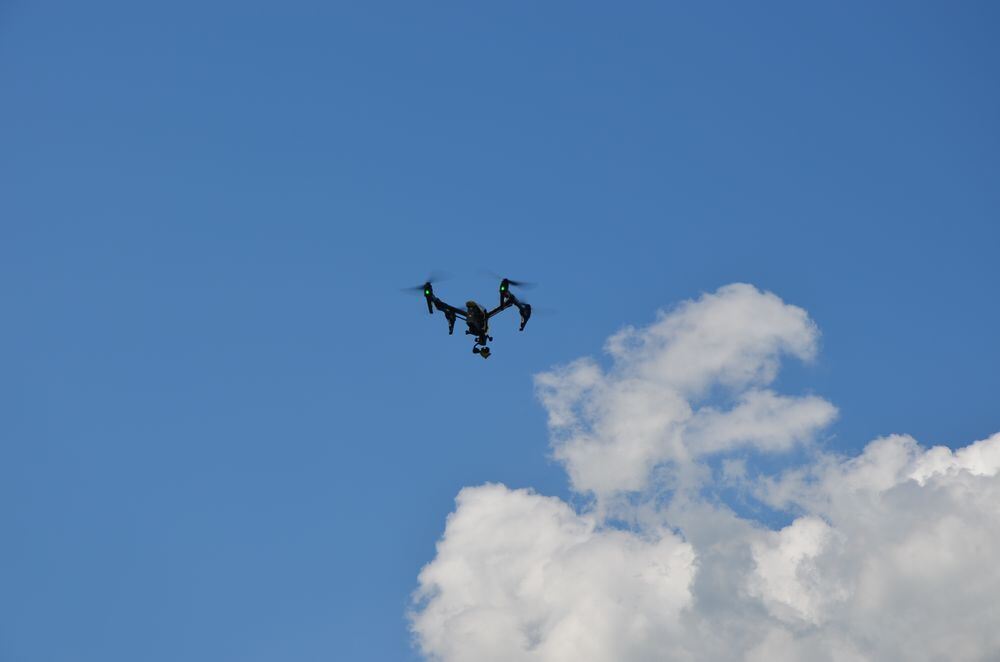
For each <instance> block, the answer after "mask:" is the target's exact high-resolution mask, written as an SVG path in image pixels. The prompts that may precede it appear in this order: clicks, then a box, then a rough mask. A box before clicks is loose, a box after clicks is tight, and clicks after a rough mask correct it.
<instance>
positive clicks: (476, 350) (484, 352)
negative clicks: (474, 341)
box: [472, 345, 490, 359]
mask: <svg viewBox="0 0 1000 662" xmlns="http://www.w3.org/2000/svg"><path fill="white" fill-rule="evenodd" d="M472 353H473V354H479V355H480V356H482V357H483V358H484V359H488V358H490V348H489V347H479V345H476V346H475V347H473V348H472Z"/></svg>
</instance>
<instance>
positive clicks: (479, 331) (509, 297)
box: [422, 278, 531, 359]
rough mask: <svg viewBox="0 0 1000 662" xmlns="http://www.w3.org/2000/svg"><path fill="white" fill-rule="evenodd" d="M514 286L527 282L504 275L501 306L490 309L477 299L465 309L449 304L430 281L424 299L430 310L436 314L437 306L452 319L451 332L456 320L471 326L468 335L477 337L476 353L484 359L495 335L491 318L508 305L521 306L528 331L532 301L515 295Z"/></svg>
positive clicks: (501, 287)
mask: <svg viewBox="0 0 1000 662" xmlns="http://www.w3.org/2000/svg"><path fill="white" fill-rule="evenodd" d="M512 285H513V286H517V285H524V283H519V282H518V281H516V280H510V279H509V278H504V279H503V280H502V281H500V305H499V306H497V307H496V308H494V309H493V310H487V309H486V308H485V307H483V306H481V305H479V304H478V303H476V302H475V301H466V302H465V308H464V309H463V308H458V307H456V306H452V305H451V304H448V303H445V302H444V301H442V300H441V299H439V298H437V296H435V295H434V288H433V287H432V286H431V283H430V281H428V282H426V283H424V284H423V288H422V289H423V293H424V299H425V300H426V301H427V312H428V313H431V314H434V309H437V310H440V311H441V312H442V313H444V317H445V319H446V320H447V321H448V335H451V334H452V333H454V332H455V320H456V319H461V320H463V321H464V322H465V324H466V326H467V327H468V328H467V329H466V330H465V335H467V336H472V337H474V338H475V339H476V341H475V343H474V344H473V346H472V353H473V354H479V355H480V356H482V357H483V358H484V359H488V358H489V357H490V348H489V347H487V346H486V343H488V342H489V341H491V340H493V336H491V335H490V334H489V332H490V319H491V318H492V317H493V316H495V315H499V314H500V313H502V312H503V311H505V310H507V309H508V308H511V307H514V308H517V310H518V312H519V313H520V314H521V328H520V329H519V330H520V331H524V325H525V324H527V323H528V318H530V317H531V304H528V303H525V302H524V301H521V300H519V299H518V298H517V297H516V296H514V293H513V292H511V291H510V288H511V286H512Z"/></svg>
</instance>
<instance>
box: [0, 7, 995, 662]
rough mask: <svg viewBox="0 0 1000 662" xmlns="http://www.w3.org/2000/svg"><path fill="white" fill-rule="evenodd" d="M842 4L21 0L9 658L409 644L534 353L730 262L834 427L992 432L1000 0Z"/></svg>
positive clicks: (557, 488) (2, 360)
mask: <svg viewBox="0 0 1000 662" xmlns="http://www.w3.org/2000/svg"><path fill="white" fill-rule="evenodd" d="M808 4H812V5H815V4H816V3H808ZM840 4H841V5H842V6H836V7H834V6H824V7H822V8H817V7H815V6H813V7H803V6H802V3H796V2H787V3H765V4H759V3H758V4H754V5H753V6H749V5H745V4H737V5H735V6H728V7H727V6H724V5H721V4H708V3H700V4H699V6H698V7H697V8H687V9H685V8H680V7H678V6H672V7H671V6H666V5H665V3H633V4H631V5H630V6H628V7H614V8H612V7H611V6H610V5H609V4H608V3H579V2H572V3H571V2H558V3H541V5H542V6H539V3H514V4H511V3H490V4H489V6H488V7H487V6H486V5H484V4H483V3H478V6H475V7H474V6H470V3H459V2H448V3H412V2H409V3H393V4H390V3H371V2H366V3H361V2H358V3H327V2H314V3H308V2H285V3H263V2H189V1H180V2H171V3H156V4H153V5H150V4H149V3H134V2H124V1H120V2H113V1H102V0H98V1H97V2H92V3H80V2H58V1H53V2H45V1H40V2H28V1H27V0H9V1H7V2H3V3H0V311H2V312H0V397H2V403H3V404H2V406H0V536H2V538H0V660H5V661H6V660H10V661H12V662H14V661H17V662H49V661H56V660H60V661H61V660H78V661H87V662H90V661H93V662H134V661H136V660H143V661H150V662H160V661H163V662H166V661H175V660H187V661H192V662H194V661H202V660H204V661H206V662H209V661H211V662H222V661H227V660H232V661H234V662H235V661H240V662H252V661H264V660H302V661H312V660H316V661H320V660H326V661H328V660H415V659H417V658H416V655H415V653H413V652H412V651H411V649H410V645H409V635H408V634H407V627H406V622H405V618H404V612H405V609H406V607H407V604H408V600H409V594H410V592H411V591H412V590H413V588H414V587H415V585H416V575H417V572H418V571H419V569H420V567H421V565H422V564H424V563H426V562H427V561H429V560H430V559H431V558H432V557H433V555H434V542H435V540H436V539H437V538H438V537H439V535H440V533H441V531H442V529H443V526H444V518H445V516H446V514H447V513H448V512H449V511H450V510H451V509H452V499H453V498H454V496H455V494H456V493H457V491H458V490H459V489H460V488H461V487H463V486H465V485H474V484H478V483H481V482H484V481H502V482H504V483H506V484H507V485H510V486H512V487H523V486H533V487H535V488H536V489H538V490H539V491H542V492H544V493H548V494H555V495H560V496H564V497H565V496H567V486H566V479H565V475H564V473H563V472H562V470H561V469H560V468H559V467H558V466H557V465H555V464H554V463H553V462H551V461H550V460H548V459H547V444H548V439H547V435H546V430H545V424H544V413H543V411H542V409H541V407H540V406H539V405H538V403H537V402H536V400H535V398H534V395H533V392H532V381H531V377H532V375H533V374H534V373H536V372H538V371H541V370H544V369H546V368H549V367H550V366H552V365H554V364H557V363H561V362H565V361H568V360H571V359H574V358H576V357H579V356H583V355H590V354H596V353H598V352H599V351H600V347H601V344H602V343H603V341H604V339H605V338H606V337H607V336H608V335H609V334H611V333H612V332H614V331H615V330H616V329H618V328H620V327H621V326H622V325H624V324H628V323H634V324H642V323H645V322H648V321H649V320H651V319H652V318H653V316H654V314H655V312H656V310H658V309H660V308H663V307H666V306H669V305H671V304H673V303H675V302H677V301H679V300H682V299H685V298H689V297H693V296H697V295H698V294H699V293H700V292H703V291H710V290H714V289H715V288H717V287H718V286H720V285H723V284H726V283H729V282H734V281H745V282H750V283H753V284H755V285H757V286H758V287H760V288H763V289H768V290H772V291H774V292H775V293H777V294H778V295H779V296H781V297H782V298H784V299H785V300H786V301H788V302H790V303H793V304H796V305H799V306H802V307H804V308H805V309H806V310H808V311H809V313H810V314H811V315H812V316H813V318H814V319H815V320H816V322H817V323H818V325H819V326H820V328H821V330H822V332H823V340H822V349H821V354H820V357H819V360H818V361H817V363H816V364H814V365H811V366H798V367H793V368H792V369H791V370H790V371H787V372H786V373H784V375H783V377H782V380H783V385H784V386H786V387H787V388H788V390H791V391H793V392H800V391H813V392H815V393H817V394H820V395H822V396H823V397H825V398H827V399H829V400H830V401H832V402H833V403H834V404H836V405H837V406H838V407H839V408H840V411H841V414H840V418H839V420H838V421H837V423H836V424H835V425H834V426H833V428H832V432H833V434H834V436H833V438H832V439H831V440H830V442H829V443H830V444H831V446H832V447H834V448H838V449H842V450H844V451H845V452H854V451H856V450H857V449H858V448H860V447H861V446H862V445H863V444H864V443H865V442H867V441H868V440H870V439H871V438H873V437H874V436H876V435H879V434H885V433H890V432H908V433H910V434H913V435H914V436H915V437H917V438H918V439H919V440H920V441H921V442H922V443H924V444H938V443H943V444H948V445H964V444H966V443H968V442H969V441H972V440H974V439H980V438H983V437H985V436H987V435H989V434H991V433H993V432H995V431H997V423H998V420H997V414H998V413H1000V370H998V367H1000V346H998V342H997V328H1000V306H998V303H997V302H998V296H997V289H998V286H1000V266H998V259H997V258H998V249H1000V230H998V212H1000V186H998V181H1000V130H998V129H1000V126H998V118H1000V91H998V87H997V81H998V80H1000V40H998V39H997V38H996V37H997V30H996V26H997V25H998V20H1000V10H998V8H997V5H996V3H989V2H963V3H951V2H939V3H915V2H900V3H868V2H854V3H846V4H844V3H840ZM873 4H877V5H878V6H877V7H875V6H872V5H873ZM434 268H437V269H446V270H449V271H451V272H453V273H454V274H456V276H457V277H456V278H455V279H453V280H451V281H449V282H446V283H442V284H441V285H440V286H439V287H438V293H439V294H440V295H441V296H442V297H444V298H446V299H448V300H453V301H456V302H459V303H461V302H464V301H465V299H466V298H470V297H472V298H477V299H480V300H485V301H492V300H493V299H494V298H495V296H496V286H495V284H494V283H493V282H491V281H489V280H484V279H481V278H478V277H476V271H477V270H478V269H481V268H488V269H493V270H496V271H501V272H503V273H505V274H509V275H511V276H514V277H522V278H527V279H533V280H538V281H540V282H541V283H542V287H540V288H538V289H537V290H535V291H533V292H532V295H533V296H532V297H531V299H530V300H531V301H532V302H533V303H534V304H535V305H537V306H538V307H539V308H544V307H548V308H553V309H555V312H554V313H553V314H551V315H547V316H541V315H539V316H538V317H537V318H535V319H533V320H532V322H531V324H530V325H529V328H528V331H526V332H525V333H523V334H518V333H517V332H516V326H517V322H516V316H514V315H511V317H510V318H509V319H500V320H499V321H498V322H497V324H496V330H495V332H494V336H495V338H496V342H495V344H494V345H495V346H494V355H493V357H491V358H490V359H489V361H488V362H484V361H482V360H480V359H478V358H476V357H474V356H472V354H471V353H470V352H469V343H468V342H467V340H466V339H465V338H464V337H459V336H455V337H448V336H447V334H446V331H445V326H444V321H443V319H442V318H441V317H440V316H435V317H433V318H431V317H429V316H428V315H427V313H426V309H425V308H424V307H423V302H422V301H421V300H420V299H419V297H416V298H407V297H406V296H404V295H402V294H400V293H399V292H398V288H399V287H402V286H404V285H409V284H416V283H418V282H420V281H421V280H422V278H423V276H424V275H425V274H426V273H427V272H428V271H429V270H431V269H434Z"/></svg>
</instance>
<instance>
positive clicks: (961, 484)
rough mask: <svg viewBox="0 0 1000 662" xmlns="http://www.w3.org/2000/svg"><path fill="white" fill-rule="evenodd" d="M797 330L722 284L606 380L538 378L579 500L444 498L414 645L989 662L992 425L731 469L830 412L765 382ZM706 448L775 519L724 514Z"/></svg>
mask: <svg viewBox="0 0 1000 662" xmlns="http://www.w3.org/2000/svg"><path fill="white" fill-rule="evenodd" d="M816 339H817V331H816V329H815V327H814V325H813V324H812V322H811V321H810V320H809V318H808V316H807V315H806V314H805V312H804V311H802V310H801V309H799V308H796V307H794V306H789V305H787V304H785V303H783V302H782V301H781V300H780V299H778V298H777V297H775V296H774V295H772V294H768V293H761V292H759V291H757V290H756V289H754V288H752V287H750V286H747V285H732V286H728V287H725V288H722V289H721V290H719V291H718V292H716V293H714V294H710V295H705V296H703V297H701V298H700V299H698V300H695V301H691V302H688V303H686V304H683V305H681V306H679V307H678V308H676V309H675V310H674V311H672V312H670V313H667V314H664V315H661V316H660V317H659V318H658V319H657V321H656V322H655V323H654V324H652V325H651V326H649V327H647V328H644V329H628V330H626V331H624V332H622V333H620V334H617V335H615V336H614V337H613V338H612V339H611V340H610V341H609V342H608V350H609V353H610V354H611V358H612V366H611V367H610V368H609V369H607V370H605V369H603V368H602V367H601V366H600V365H599V364H598V363H597V362H595V361H593V360H591V359H583V360H580V361H577V362H575V363H572V364H570V365H568V366H564V367H562V368H557V369H555V370H552V371H551V372H548V373H545V374H543V375H539V376H538V378H537V385H538V392H539V396H540V398H541V399H542V402H543V404H544V405H545V406H546V408H547V409H548V413H549V425H550V428H551V430H552V433H553V449H554V454H555V457H556V458H558V459H559V460H560V461H561V462H562V463H563V464H564V465H565V467H566V469H567V472H568V473H569V475H570V477H571V482H572V486H573V488H574V489H575V490H577V491H578V492H580V493H581V494H589V495H591V496H593V497H594V499H593V501H592V504H593V505H592V507H590V508H588V509H586V510H584V511H583V512H579V511H577V510H576V509H574V508H573V507H571V506H570V505H568V504H567V503H565V502H563V501H562V500H560V499H556V498H552V497H545V496H541V495H538V494H536V493H534V492H531V491H527V490H510V489H507V488H505V487H503V486H501V485H484V486H481V487H474V488H466V489H464V490H462V492H461V493H460V494H459V496H458V498H457V501H456V509H455V512H454V513H452V515H451V516H450V517H449V518H448V523H447V526H446V528H445V532H444V535H443V537H442V539H441V541H440V542H439V543H438V549H437V555H436V557H435V558H434V560H433V561H431V562H430V563H429V564H428V565H427V566H426V567H425V568H424V569H423V571H422V572H421V574H420V578H419V589H418V592H417V598H416V599H417V602H416V603H415V607H414V611H413V612H412V615H411V618H412V627H413V632H414V634H415V637H416V641H417V643H418V645H419V647H420V649H421V651H422V652H423V653H424V655H425V656H426V657H427V658H428V659H432V660H440V661H442V662H465V661H473V660H474V661H477V662H479V661H489V660H497V661H500V660H503V661H505V662H506V661H512V662H517V661H520V660H526V661H529V660H530V661H537V662H556V661H559V662H561V661H564V660H566V661H568V660H574V661H584V662H587V661H592V660H593V661H604V660H609V661H610V660H613V661H616V662H638V661H647V660H748V661H750V660H768V661H785V660H803V661H804V660H809V661H813V660H838V661H840V660H845V661H846V660H851V661H856V660H872V661H874V660H914V661H925V660H926V661H930V660H946V659H947V660H995V659H1000V628H997V627H996V625H997V624H998V623H1000V607H998V606H997V604H998V603H1000V600H998V598H997V596H1000V564H998V563H997V558H998V557H1000V434H997V435H994V436H992V437H990V438H989V439H986V440H983V441H979V442H976V443H973V444H971V445H969V446H966V447H965V448H961V449H958V450H955V451H952V450H950V449H948V448H944V447H935V448H930V449H926V448H923V447H921V446H920V445H919V444H918V443H917V442H916V441H915V440H914V439H912V438H911V437H907V436H901V435H896V436H890V437H885V438H881V439H877V440H875V441H873V442H871V443H870V444H869V445H868V446H867V447H866V448H865V449H864V451H863V452H862V453H861V454H859V455H858V456H856V457H840V456H837V455H834V454H830V453H825V452H822V451H821V450H820V449H819V448H818V447H810V448H812V452H811V455H810V459H809V460H808V461H806V462H804V463H803V464H802V465H801V466H797V467H794V468H791V469H788V470H786V471H784V472H782V473H781V474H779V475H763V476H761V475H755V474H754V472H753V471H752V470H751V469H749V468H748V466H747V464H746V462H745V461H744V457H745V454H746V453H747V452H767V453H775V452H781V451H785V450H788V449H789V448H792V447H793V446H795V445H796V444H809V443H811V442H812V440H813V439H814V437H815V435H816V433H817V432H818V431H819V430H821V429H822V428H823V427H824V426H825V425H826V424H828V423H829V422H830V421H831V420H832V418H833V416H834V415H835V409H834V408H833V406H832V405H830V403H828V402H826V401H825V400H823V399H821V398H818V397H816V396H788V395H779V394H777V393H775V392H773V391H772V390H770V389H768V388H767V387H768V386H769V385H770V384H772V383H773V381H774V379H775V376H776V374H777V368H778V362H779V360H780V358H781V356H782V355H789V356H793V357H796V358H799V359H806V360H808V359H810V358H811V357H812V356H813V355H814V353H815V348H816ZM719 389H722V393H721V394H720V393H719ZM709 398H713V399H714V404H709V403H708V399H709ZM720 402H721V403H725V404H720ZM711 457H719V458H721V459H722V462H721V463H720V464H721V467H722V475H723V478H724V481H725V484H726V486H727V487H730V488H732V487H734V486H735V487H736V488H737V489H739V490H742V492H743V493H744V494H745V495H746V497H747V498H755V499H757V500H758V501H759V502H761V503H763V504H767V505H769V506H771V507H774V508H777V509H780V510H784V511H785V512H788V513H791V514H793V515H794V519H793V520H792V521H791V523H790V524H788V526H786V527H784V528H782V529H780V530H777V531H775V530H770V529H768V528H767V527H766V526H764V525H763V524H761V523H759V522H756V521H753V520H751V519H748V518H746V517H741V516H739V515H737V514H736V513H735V512H733V511H732V510H730V509H729V508H728V507H726V506H725V505H724V504H722V503H721V500H720V498H719V497H718V494H717V493H714V492H713V487H714V485H713V483H711V482H708V481H706V480H705V479H706V477H709V476H711V471H710V470H709V469H708V468H707V461H708V459H709V458H711ZM654 475H655V477H656V480H653V479H652V477H653V476H654ZM690 476H694V477H695V478H694V479H691V478H690ZM623 497H627V498H623ZM609 503H611V504H613V513H614V515H615V516H616V517H619V518H621V519H622V520H624V521H627V522H629V523H630V524H629V526H628V528H627V529H623V528H621V527H620V526H614V525H613V524H612V523H611V521H609V520H608V519H606V515H607V513H608V512H611V511H610V510H609V508H607V507H606V506H607V504H609Z"/></svg>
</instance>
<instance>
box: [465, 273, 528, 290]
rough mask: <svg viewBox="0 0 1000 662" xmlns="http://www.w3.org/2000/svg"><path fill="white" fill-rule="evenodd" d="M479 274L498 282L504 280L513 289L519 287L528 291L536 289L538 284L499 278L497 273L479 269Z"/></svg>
mask: <svg viewBox="0 0 1000 662" xmlns="http://www.w3.org/2000/svg"><path fill="white" fill-rule="evenodd" d="M479 273H480V274H482V275H483V276H486V277H489V278H492V279H494V280H500V281H502V280H506V281H507V282H508V283H510V284H511V285H512V286H514V287H520V288H523V289H525V290H530V289H531V288H533V287H536V286H537V285H538V283H535V282H533V281H526V280H514V279H513V278H505V277H504V276H501V275H500V274H498V273H497V272H495V271H491V270H490V269H480V270H479Z"/></svg>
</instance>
